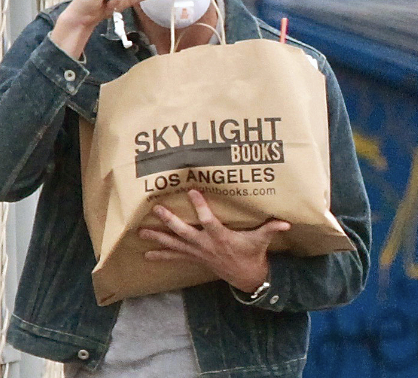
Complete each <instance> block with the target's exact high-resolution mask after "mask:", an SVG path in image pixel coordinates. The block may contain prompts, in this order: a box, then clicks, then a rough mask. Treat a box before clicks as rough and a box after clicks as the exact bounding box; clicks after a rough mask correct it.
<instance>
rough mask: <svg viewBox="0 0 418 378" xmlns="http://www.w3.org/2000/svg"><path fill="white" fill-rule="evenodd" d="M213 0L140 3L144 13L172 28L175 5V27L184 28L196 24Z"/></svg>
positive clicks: (153, 0)
mask: <svg viewBox="0 0 418 378" xmlns="http://www.w3.org/2000/svg"><path fill="white" fill-rule="evenodd" d="M210 2H211V0H143V1H141V2H140V3H139V5H140V6H141V8H142V10H143V11H144V13H145V14H146V15H147V16H148V17H149V18H150V19H151V20H152V21H154V22H155V23H156V24H158V25H160V26H162V27H164V28H170V25H171V10H172V8H173V6H174V27H175V28H176V29H182V28H185V27H187V26H190V25H192V24H194V23H195V22H196V21H198V20H199V19H200V18H201V17H202V16H203V15H204V14H205V13H206V12H207V10H208V9H209V5H210Z"/></svg>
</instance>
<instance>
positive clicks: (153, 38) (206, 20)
mask: <svg viewBox="0 0 418 378" xmlns="http://www.w3.org/2000/svg"><path fill="white" fill-rule="evenodd" d="M134 9H135V12H136V14H137V16H138V20H139V23H140V27H141V29H142V31H143V32H144V33H145V34H146V35H147V36H148V38H149V40H150V43H151V44H153V45H155V47H156V49H157V51H158V54H167V53H169V52H170V45H171V36H170V29H167V28H164V27H162V26H160V25H158V24H156V23H155V22H154V21H152V20H150V19H149V18H148V17H147V15H146V14H145V13H144V12H143V10H142V9H141V7H140V6H139V5H135V6H134ZM217 22H218V15H217V13H216V9H215V7H214V6H213V4H211V5H210V6H209V9H208V11H207V12H206V13H205V14H204V15H203V17H202V18H201V19H200V20H199V23H203V24H207V25H210V26H212V27H214V28H216V24H217ZM212 34H213V32H212V30H210V29H209V28H206V27H204V26H202V25H195V24H193V25H190V26H188V27H187V28H184V29H176V31H175V35H176V40H177V39H178V38H179V36H180V35H182V37H181V40H180V44H179V46H178V49H177V51H180V50H183V49H187V48H188V47H193V46H197V45H205V44H207V43H208V42H209V40H210V38H211V37H212Z"/></svg>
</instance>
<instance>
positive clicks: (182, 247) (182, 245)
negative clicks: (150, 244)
mask: <svg viewBox="0 0 418 378" xmlns="http://www.w3.org/2000/svg"><path fill="white" fill-rule="evenodd" d="M139 237H140V238H141V239H145V240H150V241H154V242H156V243H158V244H159V245H160V246H162V250H171V251H175V252H179V253H182V254H188V255H193V254H194V249H193V247H192V246H191V245H190V244H188V243H186V242H184V241H183V240H181V239H178V238H176V237H175V236H173V235H170V234H167V233H165V232H161V231H155V230H149V229H142V230H140V231H139Z"/></svg>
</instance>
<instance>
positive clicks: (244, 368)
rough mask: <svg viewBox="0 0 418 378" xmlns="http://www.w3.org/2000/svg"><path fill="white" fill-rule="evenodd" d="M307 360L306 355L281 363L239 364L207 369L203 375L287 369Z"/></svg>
mask: <svg viewBox="0 0 418 378" xmlns="http://www.w3.org/2000/svg"><path fill="white" fill-rule="evenodd" d="M305 360H306V355H304V356H303V357H300V358H295V359H293V360H288V361H285V362H283V363H282V364H280V365H277V364H275V365H270V366H267V365H256V366H238V367H235V368H231V369H221V370H211V371H206V372H204V373H203V375H205V374H217V373H228V372H235V371H254V370H260V369H266V370H276V371H277V370H284V369H287V367H288V366H289V365H290V364H292V363H295V362H302V361H305ZM283 366H285V368H283Z"/></svg>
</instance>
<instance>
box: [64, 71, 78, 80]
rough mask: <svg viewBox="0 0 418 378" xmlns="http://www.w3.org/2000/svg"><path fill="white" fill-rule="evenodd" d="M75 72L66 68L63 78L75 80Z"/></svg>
mask: <svg viewBox="0 0 418 378" xmlns="http://www.w3.org/2000/svg"><path fill="white" fill-rule="evenodd" d="M75 77H76V75H75V72H74V71H73V70H67V71H65V72H64V79H65V80H67V81H74V80H75Z"/></svg>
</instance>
